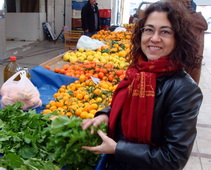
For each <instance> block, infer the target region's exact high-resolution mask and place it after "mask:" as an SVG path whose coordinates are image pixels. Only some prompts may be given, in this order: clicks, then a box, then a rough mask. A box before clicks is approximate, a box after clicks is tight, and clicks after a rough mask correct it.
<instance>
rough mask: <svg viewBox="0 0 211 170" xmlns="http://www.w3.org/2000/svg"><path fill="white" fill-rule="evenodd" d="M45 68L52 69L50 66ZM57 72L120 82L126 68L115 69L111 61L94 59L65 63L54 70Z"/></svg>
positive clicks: (114, 82)
mask: <svg viewBox="0 0 211 170" xmlns="http://www.w3.org/2000/svg"><path fill="white" fill-rule="evenodd" d="M45 68H47V69H50V67H49V66H45ZM53 71H54V72H56V73H60V74H64V75H66V76H70V77H76V78H83V79H84V80H88V79H91V77H95V78H99V79H100V80H104V81H109V82H111V83H113V84H118V83H119V81H120V80H123V79H124V77H125V70H120V69H115V68H114V66H113V65H112V64H110V63H107V64H103V63H96V62H94V61H92V62H87V63H79V62H76V63H74V64H65V65H63V67H62V68H59V67H56V68H54V70H53Z"/></svg>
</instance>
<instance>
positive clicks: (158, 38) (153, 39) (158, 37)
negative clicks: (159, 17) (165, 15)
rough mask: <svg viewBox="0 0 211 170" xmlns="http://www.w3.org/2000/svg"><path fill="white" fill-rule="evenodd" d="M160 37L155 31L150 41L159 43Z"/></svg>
mask: <svg viewBox="0 0 211 170" xmlns="http://www.w3.org/2000/svg"><path fill="white" fill-rule="evenodd" d="M160 40H161V37H160V34H159V32H158V31H155V32H154V34H153V35H152V37H151V41H160Z"/></svg>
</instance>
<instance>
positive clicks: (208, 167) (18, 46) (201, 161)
mask: <svg viewBox="0 0 211 170" xmlns="http://www.w3.org/2000/svg"><path fill="white" fill-rule="evenodd" d="M65 51H67V49H65V48H64V43H63V41H62V40H61V39H58V40H57V42H56V43H54V42H49V41H47V40H46V41H41V42H36V43H32V42H7V52H6V55H7V58H9V56H11V55H15V56H17V59H18V60H17V62H18V63H19V64H20V65H21V66H28V68H29V69H31V68H33V67H35V66H38V65H40V64H42V63H44V62H45V61H48V60H50V59H52V58H54V57H56V56H58V55H59V54H61V53H63V52H65ZM7 63H8V60H1V58H0V72H1V74H0V75H1V77H0V87H1V86H2V84H3V70H4V67H5V65H6V64H7ZM199 86H200V88H201V90H202V92H203V95H204V99H203V103H202V106H201V109H200V114H199V116H198V122H197V131H198V134H197V137H196V140H195V143H194V147H193V151H192V154H191V157H190V159H189V161H188V163H187V165H186V166H185V168H184V170H211V34H209V33H207V34H205V47H204V59H203V65H202V72H201V79H200V83H199ZM190 90H191V89H190Z"/></svg>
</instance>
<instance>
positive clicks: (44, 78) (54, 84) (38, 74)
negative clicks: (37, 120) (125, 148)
mask: <svg viewBox="0 0 211 170" xmlns="http://www.w3.org/2000/svg"><path fill="white" fill-rule="evenodd" d="M30 75H31V82H32V83H33V84H34V85H35V86H36V87H37V89H38V90H39V92H40V99H41V100H42V104H43V105H42V106H41V107H38V108H36V111H37V113H40V112H41V111H42V110H44V109H45V105H46V104H48V103H49V101H51V100H54V98H53V94H54V93H56V92H57V90H58V89H59V88H60V87H61V86H62V85H69V84H71V83H73V82H74V81H76V80H78V78H75V77H70V76H66V75H63V74H58V73H55V72H53V71H51V70H48V69H46V68H44V67H41V66H36V67H34V68H32V69H31V70H30ZM0 109H1V106H0Z"/></svg>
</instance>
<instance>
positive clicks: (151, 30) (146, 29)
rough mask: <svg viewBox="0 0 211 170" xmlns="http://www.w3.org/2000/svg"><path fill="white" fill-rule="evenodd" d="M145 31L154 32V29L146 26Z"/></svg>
mask: <svg viewBox="0 0 211 170" xmlns="http://www.w3.org/2000/svg"><path fill="white" fill-rule="evenodd" d="M144 32H151V33H152V32H154V30H153V29H151V28H145V29H144Z"/></svg>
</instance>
